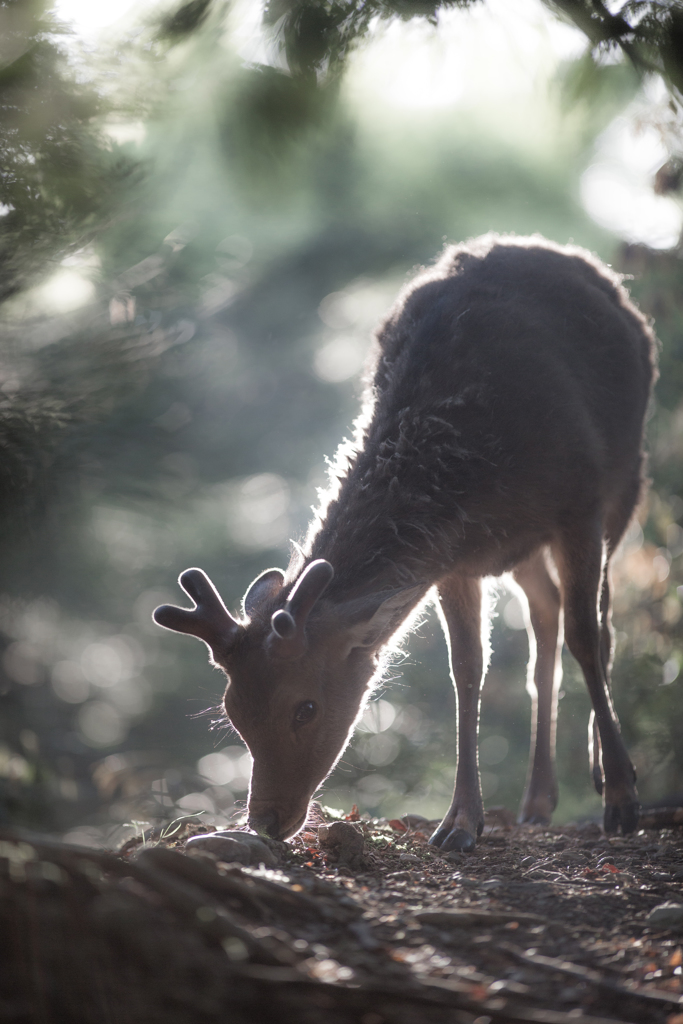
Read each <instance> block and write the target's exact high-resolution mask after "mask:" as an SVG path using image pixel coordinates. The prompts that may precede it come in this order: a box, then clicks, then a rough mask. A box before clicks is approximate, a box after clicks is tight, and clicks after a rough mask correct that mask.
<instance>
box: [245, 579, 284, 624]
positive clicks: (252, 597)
mask: <svg viewBox="0 0 683 1024" xmlns="http://www.w3.org/2000/svg"><path fill="white" fill-rule="evenodd" d="M284 580H285V574H284V573H283V571H282V569H266V571H265V572H262V573H261V575H260V576H257V577H256V579H255V580H254V582H253V583H252V584H251V586H250V587H249V589H248V590H247V592H246V594H245V595H244V611H245V614H246V615H248V616H249V618H251V616H252V615H253V613H254V612H255V611H256V609H257V608H258V606H259V605H260V604H262V603H263V602H264V601H266V600H267V599H268V598H269V597H275V595H276V594H279V593H280V591H281V590H282V584H283V583H284Z"/></svg>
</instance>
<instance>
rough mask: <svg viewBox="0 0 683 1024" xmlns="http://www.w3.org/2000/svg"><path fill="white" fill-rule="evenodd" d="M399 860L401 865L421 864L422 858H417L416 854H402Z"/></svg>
mask: <svg viewBox="0 0 683 1024" xmlns="http://www.w3.org/2000/svg"><path fill="white" fill-rule="evenodd" d="M398 859H399V860H400V862H401V864H419V863H420V858H419V857H416V856H415V854H414V853H401V854H399V857H398Z"/></svg>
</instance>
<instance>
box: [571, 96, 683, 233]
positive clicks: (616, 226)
mask: <svg viewBox="0 0 683 1024" xmlns="http://www.w3.org/2000/svg"><path fill="white" fill-rule="evenodd" d="M667 157H668V153H667V149H666V147H665V145H664V143H663V141H662V138H661V135H660V133H659V132H658V131H657V130H656V129H655V128H654V127H652V126H650V125H642V124H639V123H638V118H637V108H634V109H633V110H632V111H631V112H630V116H629V115H627V116H624V117H618V118H616V119H615V120H614V121H613V122H612V123H611V124H610V125H609V127H608V128H607V129H606V130H605V131H604V132H603V133H602V135H601V136H600V138H599V139H598V141H597V144H596V147H595V161H594V163H592V164H591V166H590V167H589V168H588V169H587V170H586V171H585V172H584V174H583V176H582V178H581V199H582V201H583V205H584V206H585V208H586V210H587V211H588V213H589V214H590V215H591V217H592V218H593V219H594V220H595V221H597V223H598V224H601V225H602V226H603V227H606V228H607V229H608V230H609V231H613V232H614V233H615V234H617V235H619V236H620V237H621V238H623V239H625V240H626V241H627V242H644V243H645V244H646V245H649V246H651V247H652V248H653V249H670V248H671V247H672V246H674V245H675V244H676V242H677V241H678V238H679V235H680V233H681V229H682V228H683V210H682V209H681V206H680V204H679V203H678V202H676V200H675V199H672V198H670V197H669V196H658V195H656V194H655V192H654V190H653V187H652V186H653V181H654V177H655V172H656V171H657V169H658V168H659V167H660V166H661V165H662V164H663V163H664V162H665V160H666V159H667Z"/></svg>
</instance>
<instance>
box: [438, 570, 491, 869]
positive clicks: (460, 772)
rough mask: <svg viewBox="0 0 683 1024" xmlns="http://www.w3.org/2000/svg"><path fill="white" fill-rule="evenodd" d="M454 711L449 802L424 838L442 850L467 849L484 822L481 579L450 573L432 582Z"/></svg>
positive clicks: (473, 841)
mask: <svg viewBox="0 0 683 1024" xmlns="http://www.w3.org/2000/svg"><path fill="white" fill-rule="evenodd" d="M438 592H439V612H440V616H441V620H442V624H443V626H444V632H445V634H446V639H447V641H448V648H449V654H450V664H451V674H452V677H453V683H454V685H455V692H456V703H457V712H458V766H457V770H456V776H455V791H454V793H453V801H452V803H451V806H450V808H449V810H448V812H447V814H446V816H445V817H444V819H443V821H442V822H441V824H440V825H439V827H438V828H437V830H436V832H435V833H434V835H433V836H432V837H431V839H430V843H432V844H433V845H434V846H439V847H441V849H442V850H465V851H468V850H472V849H474V845H475V842H476V837H477V836H478V835H481V832H482V829H483V827H484V805H483V802H482V798H481V787H480V784H479V763H478V751H477V735H478V731H479V700H480V693H481V684H482V679H483V676H484V671H485V663H484V645H483V642H482V586H481V580H478V579H471V578H469V577H464V576H450V577H448V578H447V579H445V580H442V582H441V583H439V585H438Z"/></svg>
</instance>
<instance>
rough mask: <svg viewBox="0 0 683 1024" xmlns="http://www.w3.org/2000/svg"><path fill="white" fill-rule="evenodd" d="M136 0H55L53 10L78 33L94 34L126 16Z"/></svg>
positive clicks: (84, 34)
mask: <svg viewBox="0 0 683 1024" xmlns="http://www.w3.org/2000/svg"><path fill="white" fill-rule="evenodd" d="M135 5H136V0H96V2H95V0H55V3H54V5H53V11H54V13H55V14H56V15H57V17H58V18H60V19H61V20H62V21H64V22H66V23H67V24H68V25H69V26H70V27H71V28H72V29H73V30H74V31H75V32H76V34H77V35H80V36H93V35H97V33H99V32H101V31H102V29H104V28H107V27H108V26H109V25H113V24H114V23H115V22H117V21H119V20H120V19H121V18H123V17H124V15H126V14H127V13H128V12H129V11H130V10H131V9H132V8H133V7H134V6H135Z"/></svg>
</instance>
